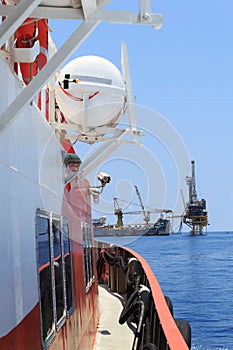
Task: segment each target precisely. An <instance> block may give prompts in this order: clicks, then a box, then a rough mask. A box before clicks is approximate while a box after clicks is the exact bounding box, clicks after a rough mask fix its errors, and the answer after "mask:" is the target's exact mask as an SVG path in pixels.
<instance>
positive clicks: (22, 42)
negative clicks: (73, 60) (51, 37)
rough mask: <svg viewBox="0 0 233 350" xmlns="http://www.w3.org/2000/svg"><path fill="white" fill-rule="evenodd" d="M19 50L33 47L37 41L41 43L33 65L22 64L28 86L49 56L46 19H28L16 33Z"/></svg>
mask: <svg viewBox="0 0 233 350" xmlns="http://www.w3.org/2000/svg"><path fill="white" fill-rule="evenodd" d="M15 37H16V46H17V47H18V48H30V47H33V45H34V43H35V41H36V40H39V43H40V53H39V54H38V55H37V57H36V60H35V61H34V62H32V63H20V70H21V73H22V78H23V81H24V82H25V84H26V85H28V84H29V83H30V81H31V80H32V78H33V77H34V76H35V75H36V74H37V73H38V71H39V70H41V69H42V68H43V67H44V65H45V64H46V62H47V54H48V20H47V19H46V18H42V19H36V18H30V17H29V18H27V19H26V20H25V21H24V22H23V24H22V25H21V26H20V27H19V28H18V29H17V31H16V33H15Z"/></svg>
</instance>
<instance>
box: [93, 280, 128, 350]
mask: <svg viewBox="0 0 233 350" xmlns="http://www.w3.org/2000/svg"><path fill="white" fill-rule="evenodd" d="M122 300H123V298H122V297H121V296H120V295H119V294H117V293H112V292H110V291H109V290H108V288H107V286H106V285H99V306H100V321H99V326H98V331H97V336H96V341H95V344H94V348H93V350H119V349H124V350H127V349H131V348H132V344H133V339H134V334H133V331H132V330H131V329H130V328H129V327H128V325H127V324H126V323H125V324H124V325H120V323H119V322H118V320H119V316H120V313H121V310H122V308H123V306H122Z"/></svg>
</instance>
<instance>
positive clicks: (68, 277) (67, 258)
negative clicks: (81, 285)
mask: <svg viewBox="0 0 233 350" xmlns="http://www.w3.org/2000/svg"><path fill="white" fill-rule="evenodd" d="M62 236H63V248H64V265H65V281H66V303H67V311H68V313H71V311H72V308H73V289H72V285H73V283H72V263H71V254H70V240H69V225H68V223H67V222H66V221H65V220H63V224H62Z"/></svg>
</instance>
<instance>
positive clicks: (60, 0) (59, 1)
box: [41, 0, 111, 8]
mask: <svg viewBox="0 0 233 350" xmlns="http://www.w3.org/2000/svg"><path fill="white" fill-rule="evenodd" d="M110 1H111V0H97V1H96V5H97V7H98V8H101V7H104V6H105V5H107V4H108V3H109V2H110ZM73 3H75V8H81V7H82V5H81V0H76V1H72V0H56V1H54V0H43V1H41V5H43V6H55V7H73Z"/></svg>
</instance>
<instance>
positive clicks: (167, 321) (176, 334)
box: [123, 247, 189, 350]
mask: <svg viewBox="0 0 233 350" xmlns="http://www.w3.org/2000/svg"><path fill="white" fill-rule="evenodd" d="M123 249H125V250H127V251H128V252H129V253H131V254H132V255H133V256H135V258H137V259H138V260H139V261H140V263H141V264H142V267H143V269H144V271H145V273H146V276H147V278H148V281H149V284H150V287H151V291H152V295H153V299H154V303H155V306H156V310H157V312H158V316H159V320H160V323H161V325H162V328H163V331H164V334H165V337H166V339H167V343H168V345H169V347H170V349H171V350H189V348H188V345H187V344H186V342H185V340H184V338H183V337H182V335H181V333H180V331H179V330H178V328H177V326H176V323H175V321H174V318H173V317H172V315H171V314H170V311H169V309H168V307H167V303H166V301H165V299H164V296H163V292H162V290H161V288H160V285H159V283H158V281H157V279H156V277H155V275H154V273H153V271H152V270H151V268H150V266H149V265H148V263H147V262H146V260H144V259H143V258H142V257H141V256H140V255H139V254H137V253H136V252H134V251H133V250H131V249H129V248H126V247H124V248H123Z"/></svg>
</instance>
